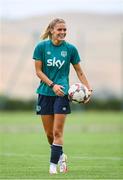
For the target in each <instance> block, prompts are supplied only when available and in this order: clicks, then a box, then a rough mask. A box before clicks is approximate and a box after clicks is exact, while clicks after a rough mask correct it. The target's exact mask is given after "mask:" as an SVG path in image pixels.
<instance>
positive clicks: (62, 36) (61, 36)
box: [58, 34, 66, 38]
mask: <svg viewBox="0 0 123 180" xmlns="http://www.w3.org/2000/svg"><path fill="white" fill-rule="evenodd" d="M65 36H66V35H65V34H64V35H58V37H60V38H65Z"/></svg>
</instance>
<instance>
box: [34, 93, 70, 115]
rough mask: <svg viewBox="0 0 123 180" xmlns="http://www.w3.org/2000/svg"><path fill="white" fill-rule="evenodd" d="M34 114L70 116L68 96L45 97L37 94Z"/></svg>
mask: <svg viewBox="0 0 123 180" xmlns="http://www.w3.org/2000/svg"><path fill="white" fill-rule="evenodd" d="M36 113H37V114H38V115H51V114H70V113H71V110H70V105H69V99H68V96H67V95H66V96H45V95H41V94H39V95H38V103H37V106H36Z"/></svg>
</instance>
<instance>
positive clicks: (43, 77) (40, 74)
mask: <svg viewBox="0 0 123 180" xmlns="http://www.w3.org/2000/svg"><path fill="white" fill-rule="evenodd" d="M42 64H43V63H42V61H35V71H36V75H37V76H38V77H39V79H40V80H41V81H43V82H45V83H46V84H47V85H48V86H50V85H51V84H52V83H53V82H52V81H51V80H50V79H49V78H48V77H47V76H46V75H45V74H44V73H43V72H42Z"/></svg>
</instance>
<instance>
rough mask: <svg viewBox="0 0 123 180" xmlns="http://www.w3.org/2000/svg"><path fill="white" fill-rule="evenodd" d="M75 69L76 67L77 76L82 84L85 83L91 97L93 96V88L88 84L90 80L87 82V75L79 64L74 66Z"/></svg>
mask: <svg viewBox="0 0 123 180" xmlns="http://www.w3.org/2000/svg"><path fill="white" fill-rule="evenodd" d="M73 67H74V69H75V71H76V74H77V76H78V78H79V80H80V82H81V83H83V84H84V85H85V86H86V87H87V88H88V90H89V95H91V93H92V88H91V86H90V84H89V82H88V80H87V78H86V76H85V74H84V72H83V70H82V68H81V66H80V64H79V63H78V64H74V65H73Z"/></svg>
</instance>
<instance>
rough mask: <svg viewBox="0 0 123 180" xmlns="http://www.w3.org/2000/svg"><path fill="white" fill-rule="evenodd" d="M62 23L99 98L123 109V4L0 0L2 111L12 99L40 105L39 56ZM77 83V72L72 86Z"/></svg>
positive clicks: (98, 0) (108, 0)
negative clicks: (48, 31) (44, 40)
mask: <svg viewBox="0 0 123 180" xmlns="http://www.w3.org/2000/svg"><path fill="white" fill-rule="evenodd" d="M56 17H60V18H63V19H65V21H66V23H67V27H68V34H67V38H66V40H67V41H69V42H70V43H73V44H74V45H76V46H77V48H78V50H79V53H80V56H81V64H82V67H83V70H84V71H85V73H86V74H87V77H88V80H89V81H90V84H91V86H92V87H93V89H94V93H93V98H95V99H98V100H99V99H101V100H112V99H115V100H117V102H116V103H118V104H119V107H121V109H122V107H123V105H122V99H123V78H122V76H123V1H122V0H62V1H57V0H45V1H43V2H42V1H40V0H30V3H29V2H28V1H24V0H0V95H1V103H0V104H1V105H0V107H1V108H3V104H4V106H5V101H7V98H11V99H21V100H30V99H31V100H32V99H35V97H36V93H35V91H36V88H37V87H38V85H39V79H38V78H37V77H36V75H35V70H34V62H33V60H32V54H33V50H34V47H35V45H36V44H37V42H38V41H40V39H39V36H40V34H41V33H43V32H44V30H45V28H46V27H47V25H48V24H49V22H50V21H51V20H52V19H54V18H56ZM77 81H78V79H77V77H76V75H75V72H74V71H73V69H72V67H71V73H70V84H72V83H74V82H77Z"/></svg>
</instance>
